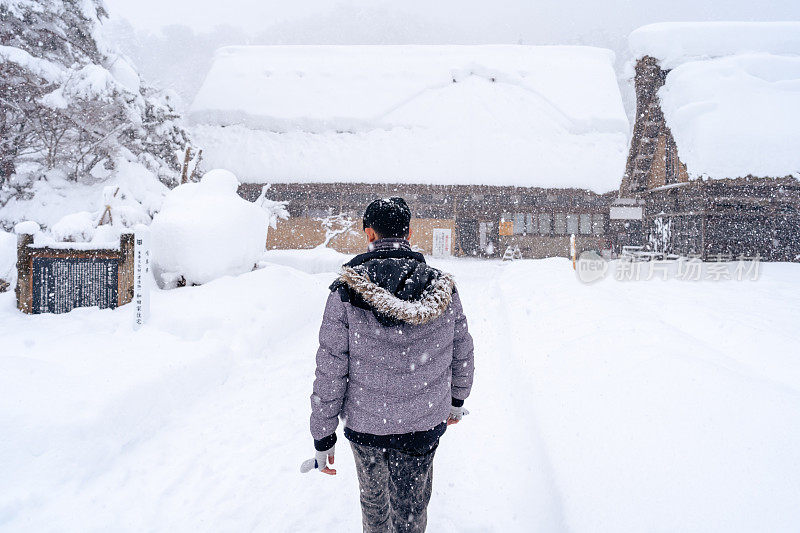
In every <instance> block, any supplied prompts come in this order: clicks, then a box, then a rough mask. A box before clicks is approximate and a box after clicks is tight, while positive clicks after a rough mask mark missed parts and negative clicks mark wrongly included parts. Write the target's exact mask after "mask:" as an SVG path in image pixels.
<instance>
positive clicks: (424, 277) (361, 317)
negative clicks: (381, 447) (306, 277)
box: [311, 241, 473, 449]
mask: <svg viewBox="0 0 800 533" xmlns="http://www.w3.org/2000/svg"><path fill="white" fill-rule="evenodd" d="M378 244H379V246H378V247H377V249H376V250H374V251H372V252H369V253H366V254H361V255H359V256H356V257H355V258H354V259H353V260H352V261H350V262H349V263H347V264H346V265H344V267H343V268H342V273H341V275H340V276H339V278H338V279H337V280H336V282H334V283H333V285H331V294H330V296H329V297H328V302H327V305H326V306H325V314H324V316H323V319H322V326H321V328H320V332H319V350H318V351H317V370H316V379H315V380H314V392H313V394H312V395H311V434H312V436H313V437H314V439H315V445H317V448H318V449H326V448H327V447H329V445H332V444H333V443H334V442H335V441H336V436H335V431H336V428H337V426H338V422H339V420H338V418H339V416H341V417H342V419H343V421H344V423H345V426H346V427H347V428H348V430H350V431H353V432H358V433H363V434H370V435H396V434H406V433H411V432H421V431H428V430H431V429H432V428H434V427H436V426H440V425H441V424H442V422H444V421H446V420H447V417H448V415H449V412H450V405H451V400H454V401H453V403H457V404H460V403H461V401H463V400H464V399H466V398H467V396H468V395H469V393H470V389H471V387H472V375H473V345H472V337H471V336H470V334H469V331H468V328H467V319H466V317H465V316H464V312H463V310H462V308H461V301H460V299H459V297H458V293H457V292H456V290H455V286H454V283H453V278H452V277H451V276H450V275H449V274H445V273H443V272H441V271H439V270H437V269H435V268H432V267H430V266H428V265H427V264H426V263H425V260H424V258H423V256H422V254H419V253H415V252H412V251H411V250H410V248H409V247H408V244H407V243H406V242H404V241H403V242H401V243H400V244H401V245H398V243H397V242H395V243H393V246H392V247H386V243H383V242H382V241H378ZM381 244H383V246H381ZM442 431H443V426H442ZM320 444H321V446H320Z"/></svg>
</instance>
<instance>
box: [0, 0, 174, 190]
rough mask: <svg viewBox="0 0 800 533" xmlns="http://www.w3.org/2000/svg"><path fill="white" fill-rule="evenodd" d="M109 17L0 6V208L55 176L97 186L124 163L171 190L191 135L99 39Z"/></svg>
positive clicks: (78, 6)
mask: <svg viewBox="0 0 800 533" xmlns="http://www.w3.org/2000/svg"><path fill="white" fill-rule="evenodd" d="M106 17H107V13H106V11H105V7H104V5H103V2H102V1H101V0H81V1H73V0H41V1H37V2H31V1H29V0H3V1H2V2H0V205H3V204H5V203H7V202H8V201H9V200H10V199H12V198H19V197H21V196H23V195H24V194H26V193H27V192H28V191H29V190H30V189H31V188H32V187H33V184H34V183H35V182H36V181H37V180H39V179H40V178H42V177H46V176H47V174H48V173H49V172H50V171H52V170H58V171H60V172H61V173H63V175H64V176H66V177H67V178H68V179H69V180H71V181H79V182H84V183H96V182H98V181H103V180H106V179H108V178H110V177H111V176H113V175H114V171H115V168H116V166H117V165H118V163H119V161H120V160H123V159H127V160H129V161H136V162H138V163H141V164H143V165H145V166H146V167H147V168H148V170H150V172H151V173H153V174H155V175H156V176H158V178H159V179H160V180H161V181H162V182H163V183H165V184H168V185H174V184H176V183H177V172H178V170H179V169H180V163H179V160H178V158H177V157H176V153H178V152H180V151H182V150H183V148H184V147H185V146H186V144H188V136H187V134H186V132H185V131H184V130H183V129H182V127H181V126H180V125H179V123H178V119H179V116H178V115H177V113H175V111H174V110H173V108H172V106H171V104H170V102H169V99H168V97H167V95H166V94H164V93H161V92H159V91H156V90H155V89H153V88H152V87H150V86H148V85H146V84H145V83H144V82H143V81H142V80H141V79H140V78H139V75H138V74H137V73H136V71H135V70H134V69H133V67H132V66H131V65H130V63H129V62H128V61H127V60H126V59H125V58H123V57H122V56H121V55H120V54H119V53H118V52H117V51H116V50H115V49H114V48H113V47H112V46H110V45H109V43H108V42H107V41H106V39H105V38H104V37H103V35H102V34H101V32H100V31H99V30H100V25H101V24H102V22H103V20H104V19H105V18H106Z"/></svg>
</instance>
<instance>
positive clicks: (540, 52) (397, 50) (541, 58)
mask: <svg viewBox="0 0 800 533" xmlns="http://www.w3.org/2000/svg"><path fill="white" fill-rule="evenodd" d="M613 61H614V56H613V53H611V52H610V51H608V50H603V49H597V48H589V47H562V46H554V47H534V46H253V47H229V48H223V49H221V50H219V51H218V52H217V54H216V56H215V59H214V63H213V65H212V68H211V70H210V72H209V74H208V76H207V78H206V80H205V83H204V84H203V86H202V88H201V89H200V91H199V93H198V95H197V97H196V99H195V101H194V103H193V105H192V108H191V115H190V116H191V117H192V118H193V120H194V121H195V122H197V123H200V124H201V125H200V126H198V127H197V128H195V132H196V134H197V136H198V141H199V142H200V143H201V144H202V145H203V146H204V155H205V157H206V161H209V162H210V164H212V165H217V166H221V167H225V168H230V169H232V170H234V171H235V172H236V173H237V174H238V175H239V176H240V177H242V178H243V179H246V180H248V181H257V182H262V181H279V182H292V181H308V182H335V181H345V182H380V183H392V182H395V183H436V184H493V185H519V186H552V187H568V186H574V187H586V188H591V189H594V190H597V191H602V192H605V191H607V190H610V189H613V188H615V187H616V186H617V185H618V182H619V177H620V175H621V174H622V171H623V167H624V163H625V155H626V150H627V135H628V122H627V118H626V116H625V112H624V109H623V106H622V100H621V97H620V93H619V88H618V86H617V82H616V77H615V74H614V70H613ZM221 126H230V127H226V128H222V127H221Z"/></svg>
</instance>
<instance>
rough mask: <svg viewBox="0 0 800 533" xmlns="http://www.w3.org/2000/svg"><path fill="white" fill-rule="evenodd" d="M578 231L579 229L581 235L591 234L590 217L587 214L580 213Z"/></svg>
mask: <svg viewBox="0 0 800 533" xmlns="http://www.w3.org/2000/svg"><path fill="white" fill-rule="evenodd" d="M580 229H581V235H591V234H592V215H590V214H589V213H581V215H580Z"/></svg>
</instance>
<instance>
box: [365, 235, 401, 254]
mask: <svg viewBox="0 0 800 533" xmlns="http://www.w3.org/2000/svg"><path fill="white" fill-rule="evenodd" d="M400 248H403V249H405V250H411V244H409V242H408V241H407V240H406V239H401V238H397V237H386V238H384V239H378V240H377V241H375V242H371V243H369V246H368V247H367V250H369V251H370V252H374V251H375V250H397V249H400Z"/></svg>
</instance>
